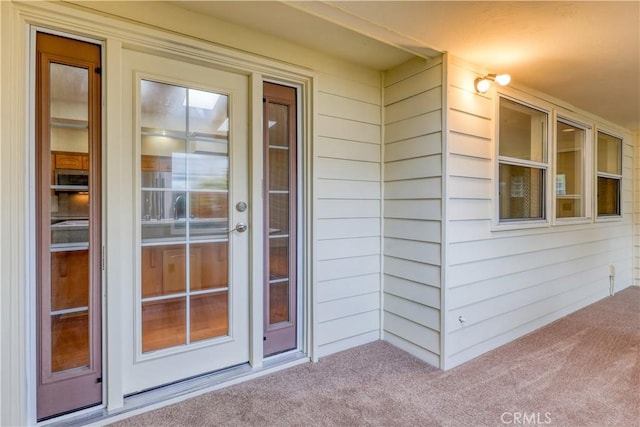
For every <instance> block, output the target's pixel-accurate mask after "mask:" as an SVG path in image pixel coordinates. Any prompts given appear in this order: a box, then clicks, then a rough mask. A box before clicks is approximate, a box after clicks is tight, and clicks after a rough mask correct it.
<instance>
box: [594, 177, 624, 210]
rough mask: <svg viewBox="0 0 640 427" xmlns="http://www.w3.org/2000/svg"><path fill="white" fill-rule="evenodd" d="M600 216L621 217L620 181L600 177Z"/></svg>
mask: <svg viewBox="0 0 640 427" xmlns="http://www.w3.org/2000/svg"><path fill="white" fill-rule="evenodd" d="M598 215H599V216H607V215H620V180H619V179H616V178H605V177H602V176H599V177H598Z"/></svg>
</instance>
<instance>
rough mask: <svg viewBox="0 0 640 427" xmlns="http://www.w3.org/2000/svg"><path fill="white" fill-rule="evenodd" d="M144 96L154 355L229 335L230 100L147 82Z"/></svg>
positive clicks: (145, 236) (145, 274)
mask: <svg viewBox="0 0 640 427" xmlns="http://www.w3.org/2000/svg"><path fill="white" fill-rule="evenodd" d="M141 95H142V97H141V106H140V111H141V129H140V134H141V144H142V146H141V157H140V171H141V176H140V182H141V199H140V211H141V216H142V218H141V228H142V230H141V235H142V248H141V264H142V275H141V276H142V298H143V300H142V310H143V326H142V343H143V345H142V350H143V352H147V351H153V350H158V349H163V348H169V347H173V346H178V345H185V344H187V345H188V344H189V343H190V342H193V341H199V340H204V339H209V338H213V337H216V336H220V335H226V334H228V315H229V313H228V286H229V279H228V275H229V274H228V273H229V272H228V269H229V267H228V265H229V253H228V250H229V248H228V243H227V242H228V229H229V223H228V216H229V215H228V196H229V195H228V188H229V182H228V181H229V144H228V136H229V116H228V96H227V95H225V94H219V93H215V92H209V91H203V90H199V89H193V88H185V87H179V86H176V85H170V84H165V83H158V82H151V81H142V82H141ZM187 260H188V262H187ZM193 292H198V294H196V295H193ZM203 292H206V293H203ZM166 295H173V296H175V298H172V299H170V300H166V299H163V297H165V296H166ZM187 316H189V321H187Z"/></svg>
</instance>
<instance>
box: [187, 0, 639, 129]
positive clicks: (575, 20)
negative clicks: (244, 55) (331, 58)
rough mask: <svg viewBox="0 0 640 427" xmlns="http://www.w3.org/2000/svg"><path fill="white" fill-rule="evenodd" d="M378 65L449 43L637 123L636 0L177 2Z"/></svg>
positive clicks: (535, 84) (529, 82)
mask: <svg viewBox="0 0 640 427" xmlns="http://www.w3.org/2000/svg"><path fill="white" fill-rule="evenodd" d="M174 4H178V5H180V6H181V7H185V8H188V9H190V10H193V11H197V12H199V13H204V14H208V15H211V16H215V17H217V18H220V19H222V20H226V21H229V22H233V23H236V24H239V25H243V26H247V27H251V28H255V29H257V30H259V31H263V32H266V33H270V34H274V35H277V36H279V37H283V38H285V39H288V40H292V41H295V42H296V43H299V44H302V45H306V46H309V47H311V48H313V49H317V50H320V51H324V52H327V53H331V54H333V55H337V56H340V57H344V58H348V59H350V60H352V61H354V62H358V63H360V64H363V65H366V66H369V67H373V68H376V69H380V70H384V69H387V68H390V67H393V66H394V65H397V64H399V63H401V62H403V61H405V60H406V59H408V58H409V57H410V56H411V55H420V56H430V55H433V54H434V51H438V52H445V51H446V52H450V53H451V54H453V55H456V56H458V57H460V58H462V59H464V60H466V61H468V62H471V63H474V64H476V65H478V66H480V67H482V68H484V69H486V70H488V71H489V72H503V73H509V74H511V76H512V79H513V82H514V84H519V85H524V86H527V87H530V88H533V89H535V90H539V91H541V92H545V93H547V94H550V95H552V96H553V97H555V98H558V99H561V100H563V101H566V102H569V103H570V104H572V105H574V106H576V107H579V108H582V109H584V110H587V111H590V112H592V113H594V114H596V115H598V116H601V117H603V118H605V119H607V120H610V121H611V122H614V123H616V124H618V125H621V126H624V127H625V128H627V129H630V130H632V131H634V132H640V1H637V0H636V1H621V2H615V1H605V2H593V1H585V2H569V1H559V2H549V1H535V2H520V1H516V2H511V1H491V2H480V1H478V2H462V1H443V2H439V1H408V2H405V1H334V2H326V1H299V2H298V1H297V2H287V1H285V2H278V1H250V2H248V1H226V2H224V1H179V2H174Z"/></svg>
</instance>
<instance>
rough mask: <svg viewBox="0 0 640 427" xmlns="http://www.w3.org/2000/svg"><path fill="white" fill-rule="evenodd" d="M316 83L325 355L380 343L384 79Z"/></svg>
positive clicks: (330, 77) (324, 78) (326, 77)
mask: <svg viewBox="0 0 640 427" xmlns="http://www.w3.org/2000/svg"><path fill="white" fill-rule="evenodd" d="M352 77H356V78H357V77H358V76H352ZM318 86H319V92H318V99H317V102H316V106H317V115H316V116H315V117H316V123H315V127H316V129H315V131H316V140H315V154H316V155H315V173H314V175H315V178H316V188H315V190H316V218H317V230H316V236H317V246H316V248H317V264H316V265H317V273H316V279H317V284H316V297H317V303H318V305H317V311H316V314H315V318H316V321H317V337H316V338H317V344H318V353H319V356H324V355H327V354H330V353H333V352H336V351H339V350H344V349H346V348H349V347H353V346H355V345H359V344H363V343H366V342H370V341H374V340H377V339H379V338H380V226H381V224H380V214H381V205H380V204H381V195H380V193H381V191H380V190H381V182H380V157H381V150H380V134H381V132H380V117H381V107H380V93H381V91H380V75H379V74H377V73H375V74H370V75H366V76H365V78H360V79H356V80H350V79H348V78H346V77H345V75H344V74H339V75H336V74H328V73H323V74H321V75H319V77H318Z"/></svg>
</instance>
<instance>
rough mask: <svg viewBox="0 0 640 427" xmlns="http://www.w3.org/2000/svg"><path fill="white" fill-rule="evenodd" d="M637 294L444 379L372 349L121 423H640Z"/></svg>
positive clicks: (625, 294) (399, 355)
mask: <svg viewBox="0 0 640 427" xmlns="http://www.w3.org/2000/svg"><path fill="white" fill-rule="evenodd" d="M639 342H640V288H637V287H636V288H627V289H625V290H623V291H621V292H619V293H617V294H616V295H615V296H614V297H608V298H605V299H604V300H601V301H599V302H598V303H596V304H593V305H591V306H589V307H587V308H585V309H583V310H580V311H578V312H576V313H573V314H571V315H569V316H567V317H564V318H562V319H560V320H558V321H556V322H554V323H552V324H550V325H548V326H546V327H544V328H542V329H539V330H538V331H536V332H533V333H531V334H529V335H527V336H525V337H522V338H520V339H518V340H516V341H514V342H512V343H510V344H507V345H505V346H502V347H500V348H498V349H496V350H494V351H491V352H489V353H486V354H484V355H483V356H480V357H478V358H476V359H474V360H472V361H470V362H467V363H466V364H464V365H462V366H459V367H457V368H454V369H452V370H449V371H446V372H444V371H441V370H438V369H436V368H433V367H431V366H429V365H427V364H425V363H423V362H421V361H419V360H417V359H416V358H414V357H412V356H410V355H408V354H407V353H405V352H403V351H401V350H399V349H397V348H395V347H393V346H391V345H389V344H387V343H384V342H375V343H372V344H367V345H364V346H361V347H358V348H354V349H351V350H347V351H344V352H341V353H338V354H335V355H332V356H328V357H325V358H323V359H321V360H320V362H318V363H315V364H312V363H309V364H305V365H300V366H297V367H294V368H291V369H287V370H284V371H281V372H277V373H274V374H271V375H269V376H266V377H262V378H259V379H256V380H252V381H249V382H246V383H242V384H239V385H235V386H231V387H228V388H225V389H222V390H218V391H215V392H211V393H208V394H204V395H201V396H199V397H195V398H192V399H190V400H186V401H184V402H182V403H178V404H175V405H172V406H169V407H166V408H162V409H159V410H156V411H153V412H149V413H145V414H142V415H139V416H136V417H132V418H129V419H126V420H123V421H120V422H118V423H116V424H115V425H117V426H122V427H125V426H456V427H457V426H504V425H512V426H513V425H548V426H570V427H574V426H575V427H583V426H598V427H600V426H602V427H614V426H620V427H625V426H629V427H638V426H640V349H639Z"/></svg>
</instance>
